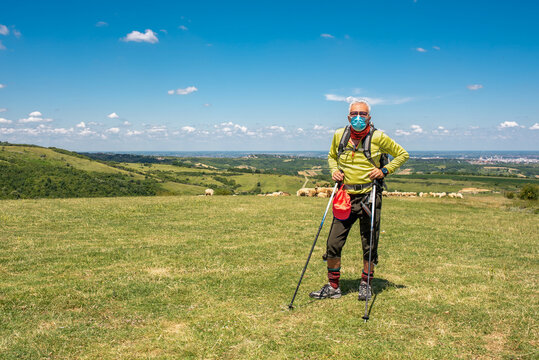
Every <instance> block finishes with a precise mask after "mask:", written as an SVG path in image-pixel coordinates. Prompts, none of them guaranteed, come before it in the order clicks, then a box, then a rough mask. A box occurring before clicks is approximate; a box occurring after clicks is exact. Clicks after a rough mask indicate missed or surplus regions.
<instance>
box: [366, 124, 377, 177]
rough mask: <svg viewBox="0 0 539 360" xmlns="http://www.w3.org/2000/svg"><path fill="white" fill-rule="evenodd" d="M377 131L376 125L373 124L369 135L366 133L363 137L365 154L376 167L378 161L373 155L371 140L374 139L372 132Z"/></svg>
mask: <svg viewBox="0 0 539 360" xmlns="http://www.w3.org/2000/svg"><path fill="white" fill-rule="evenodd" d="M375 131H376V128H375V127H374V125H371V130H370V131H369V133H368V134H367V135H365V138H364V139H363V155H365V157H366V158H367V160H369V162H370V163H371V164H373V165H374V166H375V167H376V163H375V162H374V160H373V159H372V157H371V141H372V134H374V132H375Z"/></svg>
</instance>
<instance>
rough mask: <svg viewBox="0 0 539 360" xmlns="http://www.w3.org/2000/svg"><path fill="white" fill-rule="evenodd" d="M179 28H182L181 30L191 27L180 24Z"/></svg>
mask: <svg viewBox="0 0 539 360" xmlns="http://www.w3.org/2000/svg"><path fill="white" fill-rule="evenodd" d="M178 29H181V30H183V31H187V30H189V29H188V28H187V26H185V25H180V26H178ZM195 32H196V31H195Z"/></svg>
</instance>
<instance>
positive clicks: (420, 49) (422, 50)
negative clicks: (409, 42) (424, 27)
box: [415, 47, 427, 53]
mask: <svg viewBox="0 0 539 360" xmlns="http://www.w3.org/2000/svg"><path fill="white" fill-rule="evenodd" d="M415 50H416V51H419V52H423V53H424V52H427V50H425V49H423V48H421V47H418V48H416V49H415Z"/></svg>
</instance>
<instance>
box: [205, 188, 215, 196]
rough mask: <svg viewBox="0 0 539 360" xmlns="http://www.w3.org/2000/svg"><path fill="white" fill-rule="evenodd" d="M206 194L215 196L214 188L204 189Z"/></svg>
mask: <svg viewBox="0 0 539 360" xmlns="http://www.w3.org/2000/svg"><path fill="white" fill-rule="evenodd" d="M204 195H206V196H213V189H206V191H204Z"/></svg>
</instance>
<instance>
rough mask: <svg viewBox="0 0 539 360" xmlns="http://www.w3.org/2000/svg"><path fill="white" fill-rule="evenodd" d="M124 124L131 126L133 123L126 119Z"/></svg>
mask: <svg viewBox="0 0 539 360" xmlns="http://www.w3.org/2000/svg"><path fill="white" fill-rule="evenodd" d="M123 125H124V126H130V125H131V123H130V122H129V121H127V120H126V121H124V122H123Z"/></svg>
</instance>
